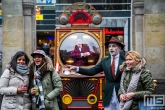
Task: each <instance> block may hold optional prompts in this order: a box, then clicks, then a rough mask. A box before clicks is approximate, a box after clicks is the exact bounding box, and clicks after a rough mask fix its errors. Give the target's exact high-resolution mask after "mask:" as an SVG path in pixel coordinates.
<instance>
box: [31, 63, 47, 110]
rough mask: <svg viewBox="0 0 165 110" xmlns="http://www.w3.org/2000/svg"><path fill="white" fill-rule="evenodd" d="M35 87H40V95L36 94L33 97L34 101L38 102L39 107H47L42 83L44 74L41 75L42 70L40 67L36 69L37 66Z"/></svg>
mask: <svg viewBox="0 0 165 110" xmlns="http://www.w3.org/2000/svg"><path fill="white" fill-rule="evenodd" d="M34 76H35V77H34V82H33V83H34V87H38V92H39V95H38V96H34V97H33V99H32V100H33V102H35V103H36V106H37V108H39V110H40V109H43V108H45V105H44V91H43V87H42V83H41V80H42V75H41V72H40V69H38V70H37V71H36V66H34Z"/></svg>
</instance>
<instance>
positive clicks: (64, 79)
mask: <svg viewBox="0 0 165 110" xmlns="http://www.w3.org/2000/svg"><path fill="white" fill-rule="evenodd" d="M61 80H63V81H68V80H70V79H69V78H62V79H61Z"/></svg>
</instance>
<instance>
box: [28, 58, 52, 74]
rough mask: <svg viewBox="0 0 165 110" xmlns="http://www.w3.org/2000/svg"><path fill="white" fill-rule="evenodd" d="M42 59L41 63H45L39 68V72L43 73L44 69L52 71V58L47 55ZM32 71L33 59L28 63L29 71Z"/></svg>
mask: <svg viewBox="0 0 165 110" xmlns="http://www.w3.org/2000/svg"><path fill="white" fill-rule="evenodd" d="M43 60H44V61H43V62H42V64H44V63H45V62H46V64H45V65H44V66H43V67H42V68H41V69H40V71H41V73H42V74H45V72H46V71H54V67H53V63H52V60H51V59H50V58H49V57H48V56H45V58H44V59H43ZM33 71H34V61H33V62H32V64H31V65H30V72H33ZM46 73H47V72H46Z"/></svg>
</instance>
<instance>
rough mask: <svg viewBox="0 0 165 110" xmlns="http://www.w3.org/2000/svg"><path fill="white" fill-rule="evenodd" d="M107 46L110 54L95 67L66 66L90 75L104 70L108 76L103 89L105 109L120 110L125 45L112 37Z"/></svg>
mask: <svg viewBox="0 0 165 110" xmlns="http://www.w3.org/2000/svg"><path fill="white" fill-rule="evenodd" d="M105 46H106V47H108V50H109V53H110V56H109V57H106V58H102V59H101V61H100V62H99V63H98V64H97V65H95V66H94V67H92V68H89V69H87V68H81V67H78V66H71V65H65V67H66V68H69V70H75V71H76V72H77V73H79V74H84V75H90V76H92V75H95V74H98V73H100V72H102V71H103V72H104V74H105V78H106V85H105V88H104V91H103V92H104V94H103V106H104V110H119V101H118V96H117V94H118V90H119V88H120V78H121V72H120V71H119V65H121V64H122V63H123V62H124V61H125V57H123V56H121V55H120V49H123V48H124V45H123V44H122V43H121V42H120V41H119V40H118V39H116V38H115V37H112V38H111V39H110V40H109V41H108V42H106V43H105Z"/></svg>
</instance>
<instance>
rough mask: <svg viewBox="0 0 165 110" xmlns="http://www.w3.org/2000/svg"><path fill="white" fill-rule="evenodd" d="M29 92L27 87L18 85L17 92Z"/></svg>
mask: <svg viewBox="0 0 165 110" xmlns="http://www.w3.org/2000/svg"><path fill="white" fill-rule="evenodd" d="M26 92H27V87H23V88H22V87H18V88H17V93H26Z"/></svg>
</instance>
